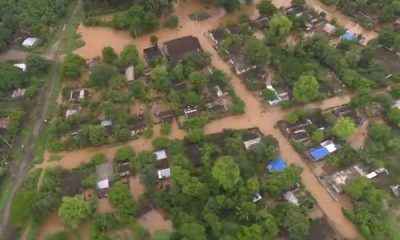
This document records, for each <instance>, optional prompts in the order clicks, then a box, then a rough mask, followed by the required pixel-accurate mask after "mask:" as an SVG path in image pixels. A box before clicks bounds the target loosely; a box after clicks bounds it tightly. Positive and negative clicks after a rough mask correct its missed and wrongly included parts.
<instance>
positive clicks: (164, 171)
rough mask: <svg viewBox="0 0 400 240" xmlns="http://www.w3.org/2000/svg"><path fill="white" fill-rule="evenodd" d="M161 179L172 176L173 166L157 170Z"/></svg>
mask: <svg viewBox="0 0 400 240" xmlns="http://www.w3.org/2000/svg"><path fill="white" fill-rule="evenodd" d="M157 175H158V178H159V179H162V178H168V177H171V168H165V169H161V170H158V171H157Z"/></svg>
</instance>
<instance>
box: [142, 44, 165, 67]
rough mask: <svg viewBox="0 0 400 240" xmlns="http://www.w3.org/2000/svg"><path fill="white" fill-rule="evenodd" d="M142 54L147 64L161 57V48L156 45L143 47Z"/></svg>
mask: <svg viewBox="0 0 400 240" xmlns="http://www.w3.org/2000/svg"><path fill="white" fill-rule="evenodd" d="M143 55H144V58H145V59H146V61H147V63H148V64H151V63H153V62H155V61H156V60H157V59H160V58H162V57H163V55H162V53H161V50H160V49H159V48H158V47H157V46H153V47H149V48H145V49H143Z"/></svg>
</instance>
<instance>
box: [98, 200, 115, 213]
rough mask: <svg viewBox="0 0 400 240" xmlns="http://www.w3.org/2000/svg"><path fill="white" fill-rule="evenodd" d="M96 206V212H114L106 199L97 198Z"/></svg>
mask: <svg viewBox="0 0 400 240" xmlns="http://www.w3.org/2000/svg"><path fill="white" fill-rule="evenodd" d="M97 204H98V205H97V211H98V212H99V213H109V212H114V210H115V209H114V207H113V206H112V205H111V203H110V201H108V198H99V199H98V202H97Z"/></svg>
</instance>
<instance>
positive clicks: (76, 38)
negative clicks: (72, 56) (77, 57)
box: [60, 9, 85, 53]
mask: <svg viewBox="0 0 400 240" xmlns="http://www.w3.org/2000/svg"><path fill="white" fill-rule="evenodd" d="M83 17H84V13H83V10H82V9H78V11H77V12H76V15H75V17H74V18H72V19H71V22H70V25H69V26H68V28H67V29H66V31H65V35H64V38H63V39H62V41H61V45H60V46H61V49H60V50H61V52H62V53H70V52H72V51H74V50H75V49H78V48H80V47H83V46H84V45H85V42H84V41H83V40H82V38H81V36H80V35H79V34H78V33H77V32H76V31H77V30H78V27H79V24H80V23H81V20H82V19H83Z"/></svg>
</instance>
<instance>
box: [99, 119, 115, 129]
mask: <svg viewBox="0 0 400 240" xmlns="http://www.w3.org/2000/svg"><path fill="white" fill-rule="evenodd" d="M100 126H102V127H104V128H108V127H111V126H112V121H111V120H102V121H100Z"/></svg>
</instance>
